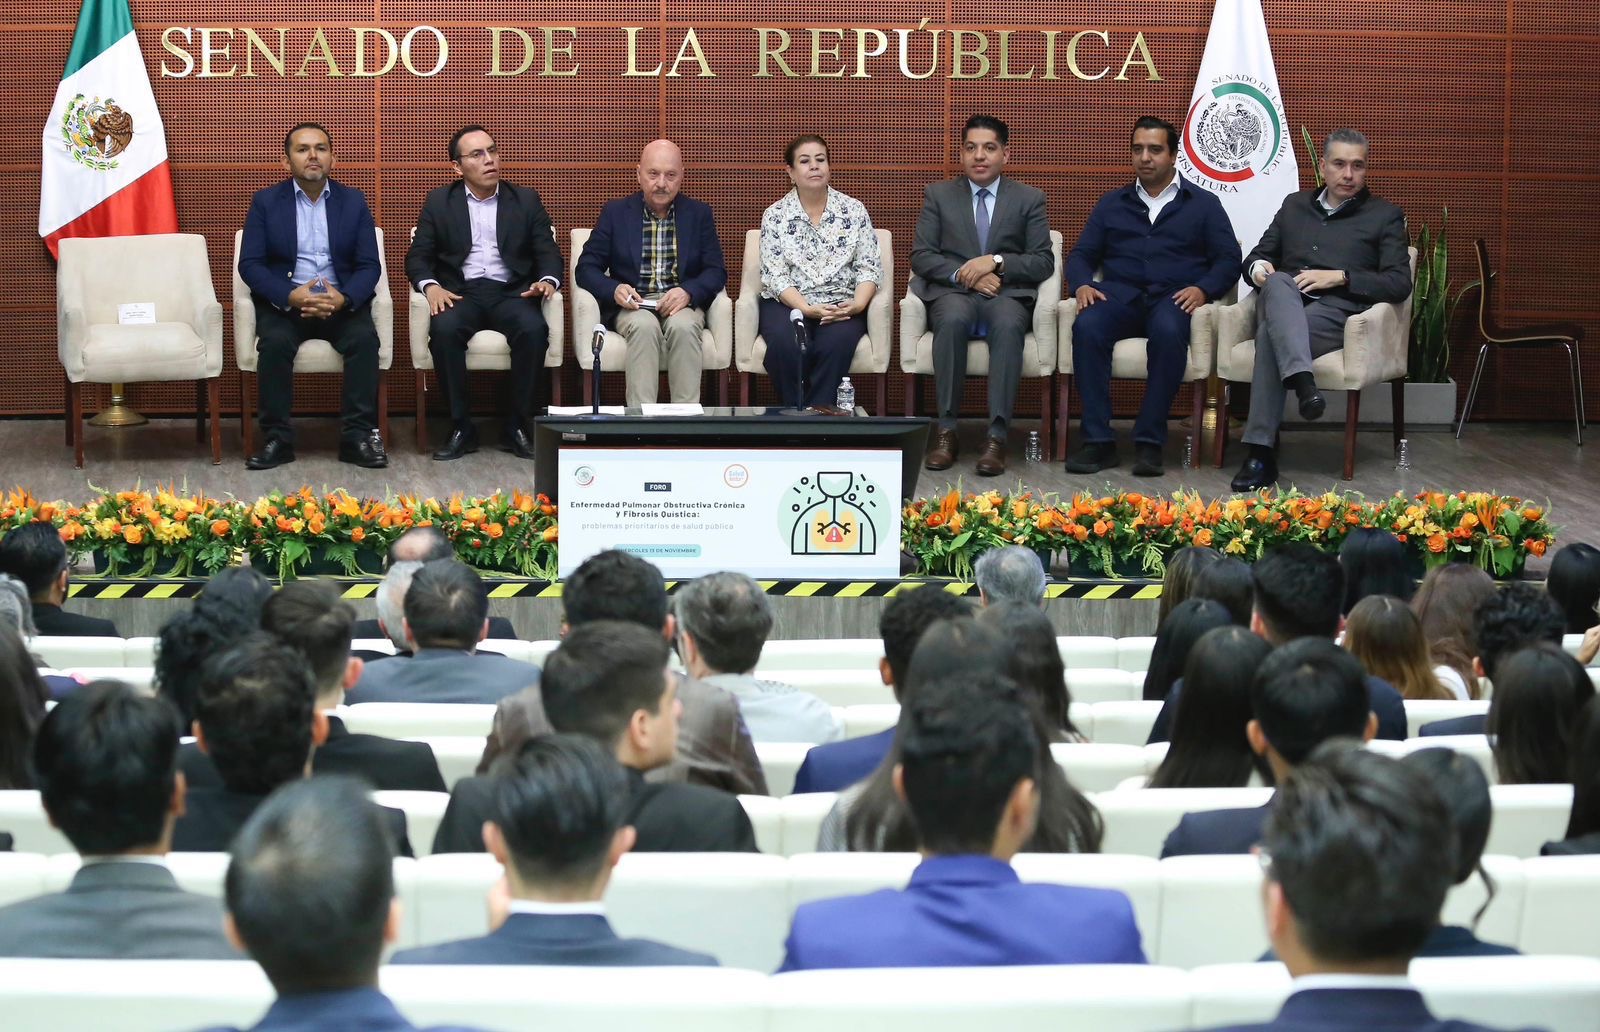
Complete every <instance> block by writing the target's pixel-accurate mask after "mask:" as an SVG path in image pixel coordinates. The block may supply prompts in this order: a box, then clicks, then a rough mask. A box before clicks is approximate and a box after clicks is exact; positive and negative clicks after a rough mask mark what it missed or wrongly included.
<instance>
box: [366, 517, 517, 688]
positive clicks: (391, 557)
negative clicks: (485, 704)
mask: <svg viewBox="0 0 1600 1032" xmlns="http://www.w3.org/2000/svg"><path fill="white" fill-rule="evenodd" d="M455 554H456V549H455V546H454V545H453V544H451V543H450V539H449V538H447V537H445V536H444V533H443V532H442V531H440V530H439V528H438V527H412V528H411V529H410V530H408V531H406V532H405V533H404V534H401V535H400V536H399V537H397V538H395V539H394V541H392V542H390V544H389V554H388V557H387V559H386V561H385V562H384V569H385V570H386V571H387V570H393V569H394V568H395V564H396V563H405V562H412V563H427V562H432V561H433V560H435V559H452V558H454V557H455ZM410 584H411V581H410V580H409V579H407V581H406V585H407V586H408V587H409V586H410ZM382 590H383V589H382V588H381V587H380V588H379V615H380V616H382V615H383V612H382V611H383V605H382ZM405 598H406V593H405V590H404V589H401V590H400V591H399V592H397V593H395V594H394V596H393V601H392V605H391V606H390V608H389V612H390V614H392V615H391V616H390V617H389V619H388V627H393V628H394V630H393V631H390V630H389V629H388V627H386V626H384V622H383V621H382V620H357V621H356V625H355V628H354V629H353V630H352V631H351V633H350V637H352V638H388V639H389V640H390V641H392V642H394V645H395V648H396V650H397V651H396V652H395V653H393V654H394V655H402V656H409V655H410V654H411V649H410V647H409V646H408V645H407V644H406V638H405V633H404V631H403V630H402V628H401V626H400V620H401V618H402V617H403V616H404V615H405V609H404V605H405ZM489 637H491V638H510V639H514V638H516V637H517V629H516V628H515V627H513V626H511V621H510V620H508V619H506V618H505V617H503V616H491V617H489ZM358 655H360V656H361V658H362V659H364V660H367V661H368V662H371V661H372V660H374V659H386V658H388V657H389V655H390V653H387V652H373V653H367V652H361V653H358Z"/></svg>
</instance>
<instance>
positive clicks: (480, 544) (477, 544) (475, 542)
mask: <svg viewBox="0 0 1600 1032" xmlns="http://www.w3.org/2000/svg"><path fill="white" fill-rule="evenodd" d="M472 547H473V548H482V547H483V542H482V541H479V540H478V539H477V538H473V539H472Z"/></svg>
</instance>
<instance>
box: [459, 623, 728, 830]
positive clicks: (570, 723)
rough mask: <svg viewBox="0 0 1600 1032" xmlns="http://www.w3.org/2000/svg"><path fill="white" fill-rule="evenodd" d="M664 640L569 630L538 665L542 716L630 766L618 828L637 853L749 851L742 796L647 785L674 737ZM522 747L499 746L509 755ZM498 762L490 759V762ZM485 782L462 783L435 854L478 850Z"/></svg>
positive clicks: (593, 628)
mask: <svg viewBox="0 0 1600 1032" xmlns="http://www.w3.org/2000/svg"><path fill="white" fill-rule="evenodd" d="M668 655H669V653H668V650H667V642H666V639H664V638H662V637H661V635H660V633H658V632H657V631H654V630H650V629H647V628H645V627H643V626H641V625H640V624H637V623H624V622H622V621H618V620H593V621H588V622H586V623H583V624H580V625H579V626H576V627H574V628H572V629H571V631H569V632H568V633H567V635H566V637H565V638H563V639H562V641H561V644H560V646H559V647H557V648H556V650H555V651H554V652H552V653H550V655H549V656H548V657H546V658H545V663H544V680H543V681H542V682H541V683H540V686H539V688H540V693H541V695H542V697H543V705H544V713H545V715H546V716H547V717H548V719H549V723H550V726H551V727H553V728H554V729H555V730H556V731H559V732H564V733H572V734H582V735H587V736H589V737H590V738H593V739H595V740H596V741H598V742H599V743H600V744H601V745H603V746H604V747H605V748H607V749H609V750H611V751H612V753H613V754H614V755H615V756H616V758H617V760H618V761H619V762H620V763H621V764H622V765H623V766H624V767H625V768H627V776H628V788H629V803H628V808H627V814H626V819H625V822H626V823H627V824H630V825H632V826H633V828H634V830H635V831H636V832H637V833H638V840H637V842H636V843H635V846H634V848H635V849H637V850H639V851H640V852H644V853H663V852H690V853H708V852H755V851H756V840H755V832H754V831H753V830H752V829H751V827H750V818H749V817H747V816H746V815H745V812H744V807H742V806H741V805H740V804H739V800H738V799H737V798H735V797H734V796H732V795H730V794H729V793H727V792H722V791H719V790H717V789H712V788H707V787H705V786H704V785H686V784H679V783H674V782H667V783H657V784H650V783H647V782H646V781H645V778H644V775H645V772H647V771H650V770H654V769H656V768H658V767H661V766H663V765H665V764H667V763H670V762H671V761H672V758H673V755H674V752H675V749H676V746H677V738H678V715H679V711H680V706H679V704H678V700H677V691H678V680H677V678H675V677H673V676H672V672H671V671H669V670H668V669H667V657H668ZM520 745H521V742H517V743H515V744H512V743H506V749H507V752H508V753H511V754H512V755H514V750H516V749H517V748H519V747H520ZM503 762H506V761H505V760H498V761H496V763H497V766H498V764H500V763H503ZM493 807H494V780H493V778H492V777H481V776H480V777H472V778H466V779H464V780H462V781H460V782H458V783H457V784H456V787H455V790H454V791H453V792H452V793H451V794H450V805H449V806H448V807H447V808H446V810H445V813H444V818H443V820H442V821H441V822H440V824H439V832H438V835H437V837H435V839H434V842H433V851H434V852H435V853H476V852H482V851H483V848H484V845H485V843H484V839H483V825H484V822H485V821H486V820H488V819H490V817H491V816H492V814H493V812H494V810H493Z"/></svg>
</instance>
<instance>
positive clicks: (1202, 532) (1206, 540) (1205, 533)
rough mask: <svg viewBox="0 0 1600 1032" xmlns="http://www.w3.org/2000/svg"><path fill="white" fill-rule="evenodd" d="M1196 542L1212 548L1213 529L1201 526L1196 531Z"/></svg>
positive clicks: (1202, 546) (1201, 545) (1203, 546)
mask: <svg viewBox="0 0 1600 1032" xmlns="http://www.w3.org/2000/svg"><path fill="white" fill-rule="evenodd" d="M1194 543H1195V544H1197V545H1199V546H1200V547H1201V548H1210V547H1211V531H1210V530H1209V529H1207V528H1205V527H1201V528H1200V529H1199V530H1197V531H1195V532H1194Z"/></svg>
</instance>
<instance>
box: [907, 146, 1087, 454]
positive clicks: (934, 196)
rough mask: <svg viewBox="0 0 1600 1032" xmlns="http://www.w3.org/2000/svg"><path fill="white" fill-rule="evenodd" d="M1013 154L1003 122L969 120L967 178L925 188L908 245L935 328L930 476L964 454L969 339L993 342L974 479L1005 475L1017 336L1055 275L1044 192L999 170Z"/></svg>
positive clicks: (1018, 361)
mask: <svg viewBox="0 0 1600 1032" xmlns="http://www.w3.org/2000/svg"><path fill="white" fill-rule="evenodd" d="M1010 156H1011V131H1010V130H1009V129H1008V128H1006V124H1005V123H1004V122H1002V121H1000V119H998V118H994V117H992V116H990V115H973V116H972V117H971V118H969V119H967V124H966V127H965V128H964V129H963V130H962V133H961V168H962V170H963V172H964V173H965V174H964V175H962V176H961V177H960V178H957V179H951V180H947V181H945V182H942V183H934V184H932V185H931V186H929V187H927V188H926V189H925V190H924V191H923V200H922V214H921V215H920V216H918V218H917V235H916V237H915V239H914V241H913V243H912V245H911V272H912V280H911V289H912V291H914V292H915V293H916V295H917V296H918V297H920V298H921V299H922V300H923V301H925V302H927V305H928V326H929V327H930V328H931V329H932V330H933V365H934V376H933V380H934V389H935V391H936V392H937V394H938V398H939V420H938V425H937V426H935V427H934V431H933V434H932V436H930V437H929V438H928V454H927V458H926V463H925V464H926V465H927V467H928V468H929V469H932V470H942V469H949V468H950V467H951V466H952V465H953V464H954V463H955V461H956V455H957V454H958V453H959V451H960V449H959V447H958V445H957V443H956V418H957V417H958V416H960V414H961V392H962V388H963V385H964V383H965V381H966V378H967V342H968V341H969V340H970V339H971V338H973V337H984V338H986V339H987V340H988V342H989V422H988V425H987V427H986V428H985V429H986V434H987V436H986V438H985V443H984V446H983V454H982V455H980V456H979V457H978V474H979V475H980V476H986V477H993V476H999V475H1000V474H1001V473H1004V472H1005V469H1006V431H1007V428H1008V427H1009V425H1010V422H1011V408H1012V406H1013V405H1014V404H1016V400H1017V384H1018V383H1019V382H1020V380H1021V378H1022V340H1023V338H1024V337H1026V336H1027V334H1028V330H1029V328H1030V327H1031V326H1032V324H1033V305H1034V299H1035V298H1036V297H1037V296H1038V293H1039V284H1040V283H1042V282H1044V281H1045V280H1047V279H1049V278H1050V274H1051V273H1052V272H1054V271H1055V267H1054V266H1055V260H1054V258H1053V257H1052V256H1051V253H1050V220H1049V217H1048V216H1047V215H1046V213H1045V198H1044V192H1043V191H1042V190H1036V189H1034V188H1033V187H1031V186H1025V185H1024V184H1022V183H1019V182H1017V181H1016V180H1014V179H1009V178H1007V177H1005V176H1004V175H1002V174H1001V173H1002V172H1003V171H1004V170H1005V167H1006V161H1007V160H1008V159H1009V158H1010ZM1050 303H1051V304H1054V303H1055V299H1054V298H1052V299H1051V300H1050Z"/></svg>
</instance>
